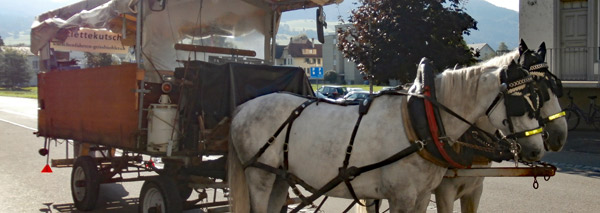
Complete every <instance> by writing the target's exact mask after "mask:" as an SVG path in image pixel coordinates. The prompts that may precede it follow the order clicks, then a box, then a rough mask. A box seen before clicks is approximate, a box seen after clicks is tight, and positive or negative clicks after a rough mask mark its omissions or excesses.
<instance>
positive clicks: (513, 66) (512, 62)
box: [508, 60, 519, 70]
mask: <svg viewBox="0 0 600 213" xmlns="http://www.w3.org/2000/svg"><path fill="white" fill-rule="evenodd" d="M516 68H519V64H517V62H515V60H510V64H508V70H514V69H516Z"/></svg>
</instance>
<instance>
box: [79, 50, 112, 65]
mask: <svg viewBox="0 0 600 213" xmlns="http://www.w3.org/2000/svg"><path fill="white" fill-rule="evenodd" d="M84 57H85V59H86V62H87V66H88V67H104V66H110V65H111V64H112V55H111V54H107V53H98V54H94V53H89V52H86V53H84Z"/></svg>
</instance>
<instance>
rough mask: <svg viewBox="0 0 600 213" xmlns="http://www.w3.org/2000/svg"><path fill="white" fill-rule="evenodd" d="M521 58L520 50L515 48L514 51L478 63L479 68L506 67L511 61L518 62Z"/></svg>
mask: <svg viewBox="0 0 600 213" xmlns="http://www.w3.org/2000/svg"><path fill="white" fill-rule="evenodd" d="M517 58H519V49H517V48H515V49H514V50H513V51H510V52H508V53H506V54H504V55H501V56H497V57H493V58H490V59H488V60H487V61H483V62H480V63H478V64H477V65H478V66H505V65H508V64H510V61H512V60H516V59H517Z"/></svg>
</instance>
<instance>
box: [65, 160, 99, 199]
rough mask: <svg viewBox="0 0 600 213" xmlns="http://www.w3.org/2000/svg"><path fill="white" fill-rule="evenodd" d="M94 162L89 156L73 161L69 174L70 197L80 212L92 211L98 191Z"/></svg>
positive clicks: (96, 171)
mask: <svg viewBox="0 0 600 213" xmlns="http://www.w3.org/2000/svg"><path fill="white" fill-rule="evenodd" d="M98 178H99V176H98V168H97V166H96V162H95V161H94V159H93V158H92V157H90V156H81V157H78V158H77V159H76V160H75V164H73V171H72V172H71V195H72V196H73V202H74V203H75V207H77V209H79V210H81V211H89V210H92V209H94V207H95V206H96V201H97V200H98V192H99V191H100V180H99V179H98Z"/></svg>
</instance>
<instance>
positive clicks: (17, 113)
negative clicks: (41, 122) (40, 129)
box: [0, 109, 37, 118]
mask: <svg viewBox="0 0 600 213" xmlns="http://www.w3.org/2000/svg"><path fill="white" fill-rule="evenodd" d="M0 112H6V113H10V114H15V115H21V116H25V117H29V118H37V115H29V114H24V113H20V112H15V111H10V110H4V109H1V110H0Z"/></svg>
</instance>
